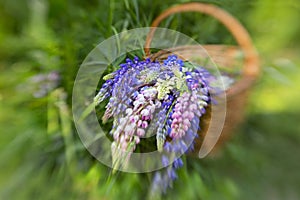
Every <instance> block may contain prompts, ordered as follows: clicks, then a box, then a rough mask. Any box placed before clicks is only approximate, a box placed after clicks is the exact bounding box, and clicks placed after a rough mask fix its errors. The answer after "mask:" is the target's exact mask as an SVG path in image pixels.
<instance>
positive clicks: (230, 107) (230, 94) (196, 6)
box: [145, 3, 260, 157]
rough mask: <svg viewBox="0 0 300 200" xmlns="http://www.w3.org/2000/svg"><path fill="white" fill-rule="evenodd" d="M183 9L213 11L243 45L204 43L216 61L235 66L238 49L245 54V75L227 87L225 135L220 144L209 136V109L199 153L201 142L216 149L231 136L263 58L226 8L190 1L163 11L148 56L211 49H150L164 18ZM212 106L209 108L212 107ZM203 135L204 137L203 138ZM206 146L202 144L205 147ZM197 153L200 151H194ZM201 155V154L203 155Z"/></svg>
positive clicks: (189, 54)
mask: <svg viewBox="0 0 300 200" xmlns="http://www.w3.org/2000/svg"><path fill="white" fill-rule="evenodd" d="M181 12H200V13H204V14H207V15H210V16H212V17H214V18H216V19H217V20H218V21H220V22H221V23H222V24H223V25H224V26H225V27H226V28H227V29H228V30H229V31H230V33H231V34H232V35H233V36H234V38H235V39H236V41H237V43H238V45H239V46H226V45H219V44H217V45H203V47H204V49H205V50H206V51H207V53H208V54H209V56H210V57H211V58H212V59H213V60H214V62H215V63H216V64H217V66H218V65H221V66H223V67H231V66H232V64H233V63H234V62H235V60H236V55H237V53H238V52H240V51H242V52H243V55H244V58H243V62H242V63H241V64H242V65H243V68H242V72H241V78H240V79H239V80H238V81H237V82H236V83H235V84H234V85H232V86H231V87H230V88H229V89H228V90H227V91H226V98H227V102H226V110H227V112H226V118H225V124H224V127H223V129H222V133H221V136H220V138H219V140H218V142H217V145H215V146H214V145H213V144H214V143H215V141H210V139H209V137H205V135H206V133H207V130H208V127H209V125H210V122H211V112H207V113H206V114H205V115H204V116H203V117H202V119H201V125H200V126H201V128H202V129H201V131H199V133H198V134H199V135H200V137H199V139H197V140H196V145H195V150H196V151H195V153H197V152H198V151H197V150H199V149H200V147H201V146H203V147H204V148H206V150H205V151H206V152H210V150H211V149H212V147H213V146H214V150H216V149H217V148H218V147H220V146H221V144H223V143H224V141H226V140H228V139H229V137H230V136H231V133H232V132H233V129H234V128H235V127H236V126H237V125H238V124H239V123H240V122H241V121H242V119H243V115H244V110H245V105H246V103H247V96H248V94H249V90H250V88H251V86H252V85H253V83H254V81H255V80H256V79H257V77H258V75H259V71H260V68H259V58H258V55H257V53H256V50H255V48H254V47H253V45H252V42H251V39H250V36H249V34H248V33H247V31H246V30H245V28H244V27H243V26H242V25H241V24H240V23H239V22H238V21H237V20H236V19H235V18H234V17H232V16H231V15H230V14H229V13H227V12H226V11H224V10H222V9H220V8H218V7H216V6H213V5H209V4H203V3H187V4H181V5H177V6H174V7H171V8H169V9H167V10H165V11H164V12H163V13H162V14H161V15H159V16H158V17H157V18H156V19H155V20H154V21H153V23H152V25H151V27H152V28H151V29H150V32H149V34H148V36H147V39H146V44H145V52H146V55H147V57H150V58H151V59H153V60H160V59H165V58H166V57H167V56H168V55H169V54H170V52H171V53H172V54H174V53H175V54H177V55H178V56H179V57H181V58H184V59H187V60H188V59H190V58H192V57H195V56H198V57H205V56H207V53H206V52H205V53H203V51H201V50H199V48H198V47H196V46H180V47H175V48H172V49H167V50H162V51H159V52H157V53H155V54H151V52H150V48H149V47H150V44H151V41H152V38H153V35H154V32H155V29H156V27H157V26H158V25H159V24H160V22H161V21H162V20H163V19H165V18H167V17H168V16H170V15H172V14H175V13H181ZM209 110H210V108H209V109H208V111H209ZM203 138H205V139H204V141H203ZM203 147H202V148H203ZM194 155H196V154H194ZM199 156H200V157H201V155H199Z"/></svg>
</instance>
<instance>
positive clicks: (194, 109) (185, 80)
mask: <svg viewBox="0 0 300 200" xmlns="http://www.w3.org/2000/svg"><path fill="white" fill-rule="evenodd" d="M104 80H105V83H104V84H103V85H102V87H101V89H100V90H99V92H98V94H97V95H96V96H95V99H94V100H95V102H96V105H98V104H100V103H101V102H102V101H103V100H105V99H107V98H109V101H108V103H107V105H106V107H105V108H106V110H105V113H104V115H103V116H102V121H103V122H104V123H105V122H107V120H108V119H110V118H112V119H113V124H112V128H111V130H110V135H111V137H112V138H113V142H112V145H111V153H112V158H113V167H114V168H115V169H118V167H119V166H120V165H123V166H126V165H127V164H128V162H129V160H130V155H131V154H132V153H133V152H134V151H136V150H137V147H138V146H139V144H140V142H141V140H143V139H144V138H148V137H150V136H153V135H156V137H155V143H154V144H156V147H155V149H157V151H159V152H161V162H162V164H163V166H166V167H165V168H164V169H163V170H160V171H157V172H156V174H155V176H154V180H153V187H152V190H154V191H156V192H157V191H160V192H165V191H166V189H167V188H168V186H171V184H172V181H173V180H174V179H176V178H177V174H176V171H175V170H176V169H178V168H180V167H181V166H182V165H183V161H182V159H181V158H180V157H179V158H176V159H174V160H172V159H170V157H168V156H166V155H165V154H164V152H167V153H179V154H184V153H185V152H187V151H189V150H192V149H193V141H194V140H195V138H196V137H198V134H197V132H198V130H199V129H200V127H199V122H200V119H201V116H202V115H203V114H205V112H206V108H207V106H208V104H209V103H210V102H211V100H212V99H211V95H210V94H211V92H213V91H215V88H213V87H211V85H212V84H211V83H212V82H213V81H214V80H216V78H215V77H214V76H213V75H212V74H211V73H210V72H209V71H207V70H206V69H204V68H202V67H198V66H194V65H192V64H191V63H188V62H183V61H182V60H180V59H178V58H177V56H175V55H171V56H169V57H168V58H167V59H166V60H164V61H163V62H162V63H160V62H157V61H151V60H150V59H146V60H139V59H138V58H137V57H135V58H134V59H132V60H131V59H126V63H124V64H121V65H120V66H119V69H118V70H116V71H115V72H113V73H111V74H108V75H106V76H104ZM151 144H152V145H153V143H151Z"/></svg>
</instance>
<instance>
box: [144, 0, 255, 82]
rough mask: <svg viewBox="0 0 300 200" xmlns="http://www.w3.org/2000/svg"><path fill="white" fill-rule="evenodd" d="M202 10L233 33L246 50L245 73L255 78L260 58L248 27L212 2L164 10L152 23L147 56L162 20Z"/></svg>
mask: <svg viewBox="0 0 300 200" xmlns="http://www.w3.org/2000/svg"><path fill="white" fill-rule="evenodd" d="M191 11H192V12H200V13H204V14H207V15H210V16H212V17H214V18H215V19H217V20H218V21H220V22H221V23H222V24H223V25H224V26H225V27H226V28H227V29H228V30H229V31H230V33H231V34H232V35H233V37H234V38H235V40H236V41H237V43H238V45H239V46H240V48H241V49H242V51H243V52H244V55H245V58H244V68H243V75H245V76H250V77H253V78H255V77H256V76H258V75H259V71H260V69H259V59H258V55H257V53H256V50H255V48H254V46H253V44H252V41H251V38H250V36H249V34H248V32H247V31H246V29H245V28H244V27H243V26H242V25H241V24H240V22H239V21H238V20H237V19H235V18H234V17H233V16H232V15H230V14H229V13H228V12H226V11H224V10H222V9H220V8H218V7H216V6H214V5H210V4H204V3H185V4H181V5H177V6H174V7H171V8H169V9H167V10H165V11H164V12H162V13H161V14H160V15H159V16H158V17H157V18H156V19H155V20H154V21H153V23H152V24H151V29H150V32H149V34H148V35H147V38H146V43H145V46H144V51H145V54H146V56H147V57H149V56H150V54H151V52H150V48H149V47H150V44H151V41H152V39H153V36H154V32H155V30H156V27H157V26H158V25H159V24H160V22H161V21H162V20H164V19H165V18H167V17H168V16H170V15H172V14H175V13H182V12H191Z"/></svg>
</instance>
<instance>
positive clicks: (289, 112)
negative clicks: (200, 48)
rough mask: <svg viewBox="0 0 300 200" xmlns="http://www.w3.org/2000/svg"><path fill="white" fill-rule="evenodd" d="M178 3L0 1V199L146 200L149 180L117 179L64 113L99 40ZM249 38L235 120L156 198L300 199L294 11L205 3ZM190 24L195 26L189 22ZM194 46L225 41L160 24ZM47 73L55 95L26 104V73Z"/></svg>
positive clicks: (216, 30)
mask: <svg viewBox="0 0 300 200" xmlns="http://www.w3.org/2000/svg"><path fill="white" fill-rule="evenodd" d="M183 2H188V1H186V0H177V1H171V0H165V1H158V0H153V1H138V0H132V1H131V0H121V1H117V0H114V1H113V0H111V1H108V0H90V1H80V0H73V1H71V0H69V1H61V0H23V1H19V0H1V1H0V124H1V127H0V130H1V134H0V169H1V170H0V199H144V198H145V197H146V196H147V195H146V194H147V193H148V188H149V187H150V183H151V179H150V176H151V174H126V173H119V174H118V176H117V177H115V178H113V180H110V181H107V179H108V174H109V172H110V169H109V168H107V167H105V166H103V165H102V164H100V163H98V162H97V161H95V160H94V159H93V158H92V157H91V156H90V155H89V153H88V152H87V151H86V150H85V148H84V147H83V146H82V144H81V142H80V140H79V138H78V136H77V134H76V131H75V129H74V126H73V123H72V118H71V114H70V107H71V102H70V100H71V96H72V93H71V91H72V86H73V80H74V78H75V76H76V72H77V70H78V68H79V66H80V64H81V62H82V61H83V60H84V58H85V56H86V55H87V54H88V52H89V51H91V50H92V49H93V48H94V47H95V46H96V45H97V44H98V43H99V42H101V41H103V40H105V39H106V38H108V37H110V36H111V35H113V34H115V33H117V32H120V31H122V30H126V29H132V28H138V27H144V26H149V25H150V23H151V21H152V20H153V19H154V18H155V16H157V15H158V14H159V13H160V12H162V11H163V10H164V9H166V8H168V7H170V6H172V5H175V4H178V3H183ZM199 2H207V3H212V4H215V5H217V6H219V7H221V8H224V9H225V10H227V11H228V12H230V13H231V14H232V15H234V16H235V17H236V18H237V19H239V20H240V21H241V22H242V23H243V25H244V26H245V27H246V28H247V29H248V30H249V32H250V34H251V36H252V38H253V41H254V43H255V46H256V47H257V50H258V52H259V54H260V56H261V59H262V60H261V66H262V75H261V77H260V79H259V81H258V82H257V83H256V85H255V88H254V89H253V92H252V95H251V98H250V99H249V104H248V107H247V113H246V117H245V122H244V123H243V124H242V125H241V126H240V128H239V129H238V130H237V131H236V133H235V135H234V137H233V138H232V139H231V140H230V141H229V142H227V143H226V144H225V145H224V147H223V148H222V149H221V150H220V151H219V153H218V155H216V156H214V157H209V158H205V159H202V160H199V159H191V158H187V160H188V164H187V165H185V167H184V168H183V169H181V170H180V172H179V174H180V175H179V179H178V180H177V181H175V184H174V187H173V189H170V190H169V191H168V193H167V195H166V196H164V199H205V200H207V199H208V200H210V199H212V200H214V199H230V200H231V199H249V200H252V199H270V200H271V199H272V200H276V199H291V200H294V199H300V190H299V188H300V173H299V169H300V159H299V158H300V157H299V155H300V148H299V144H300V126H299V122H298V121H299V119H300V104H299V100H300V92H299V91H300V57H299V55H300V46H299V45H300V40H299V35H300V23H299V22H298V21H299V19H300V3H299V1H298V0H286V1H280V0H260V1H259V0H254V1H246V0H235V1H234V0H227V1H221V0H207V1H199ZM197 24H199V26H197ZM162 26H163V27H169V28H172V29H176V30H178V31H181V32H183V33H186V34H188V35H189V36H191V37H193V38H195V39H196V40H197V41H199V42H202V43H217V44H218V43H224V44H234V40H233V38H232V37H231V36H230V34H229V33H228V32H227V31H226V29H225V28H223V27H222V26H219V24H218V23H217V22H216V21H215V20H213V19H211V18H208V17H204V16H202V15H199V14H195V13H187V14H180V15H176V16H174V17H171V18H170V19H169V20H167V21H166V22H165V23H164V24H163V25H162ZM51 71H57V72H59V73H60V74H61V80H60V84H59V89H56V90H55V91H53V92H51V93H50V94H49V95H47V96H45V97H42V98H34V97H33V95H32V94H33V93H34V92H35V91H36V88H38V87H39V85H37V83H33V82H32V81H30V77H32V76H33V75H36V74H45V73H49V72H51Z"/></svg>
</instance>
